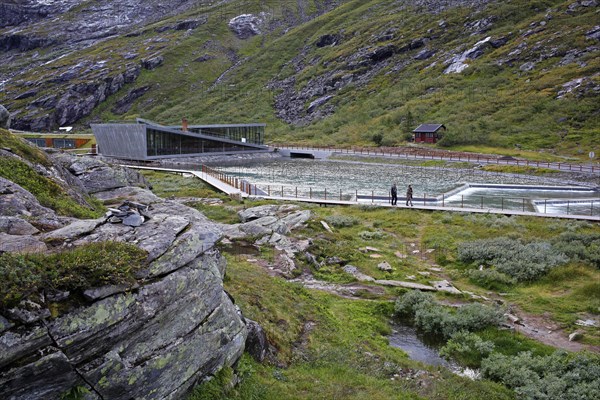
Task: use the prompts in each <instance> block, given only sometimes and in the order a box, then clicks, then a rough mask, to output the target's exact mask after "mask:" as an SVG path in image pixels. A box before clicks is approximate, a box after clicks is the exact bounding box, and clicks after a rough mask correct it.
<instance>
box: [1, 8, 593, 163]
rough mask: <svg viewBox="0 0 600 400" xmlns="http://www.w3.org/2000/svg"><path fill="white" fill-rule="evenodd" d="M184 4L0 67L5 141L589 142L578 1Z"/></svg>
mask: <svg viewBox="0 0 600 400" xmlns="http://www.w3.org/2000/svg"><path fill="white" fill-rule="evenodd" d="M107 3H110V1H108V0H107ZM128 3H130V2H128ZM184 3H185V4H184ZM192 3H195V6H190V7H189V8H187V9H186V11H185V12H184V13H174V14H173V15H170V16H166V18H159V19H157V20H156V21H154V22H153V21H152V20H150V19H149V20H148V21H147V23H140V24H138V25H137V26H136V27H135V29H133V28H132V27H129V28H131V29H130V30H129V31H128V33H122V34H120V35H117V36H114V37H112V36H111V37H108V38H104V39H102V40H101V41H99V42H98V43H95V44H93V45H91V46H89V47H87V48H85V49H83V50H78V51H74V52H73V53H71V54H68V55H65V56H64V57H63V58H60V59H57V60H55V61H54V62H51V63H50V64H48V65H50V66H40V67H38V68H37V70H36V71H35V73H33V74H29V73H28V72H27V71H26V70H18V69H17V71H16V72H15V69H11V68H10V65H8V64H10V62H9V63H8V64H6V65H5V66H4V67H2V68H0V77H1V78H0V80H2V81H6V82H4V90H3V92H5V93H4V94H5V96H3V97H5V98H4V99H2V100H0V102H3V103H4V104H5V105H6V106H7V107H8V108H9V110H10V111H11V113H12V115H13V121H14V123H13V126H14V127H15V128H17V129H25V130H28V129H31V130H50V129H56V128H57V126H59V125H63V124H76V125H78V126H79V127H80V129H85V127H86V126H87V125H88V124H89V123H90V122H101V121H108V120H127V119H129V120H131V119H135V118H136V117H140V116H142V117H145V118H150V119H156V120H158V121H161V122H164V123H177V122H179V121H180V119H181V117H183V116H186V117H187V118H188V119H189V120H194V121H198V122H202V123H219V122H256V121H258V120H260V121H261V122H267V123H268V124H269V128H270V129H269V130H270V132H269V134H268V137H267V140H268V141H270V142H292V143H312V144H317V143H319V144H327V145H338V146H351V145H376V144H383V145H398V144H402V143H405V142H406V140H407V139H408V138H409V137H410V131H411V130H412V129H414V127H416V125H418V124H419V123H425V122H438V123H444V124H445V125H446V126H448V127H449V132H448V134H447V135H446V138H445V140H444V141H443V142H442V145H446V146H450V147H452V146H466V145H475V146H477V145H491V146H496V147H507V148H516V149H518V148H523V149H529V150H542V151H548V152H559V153H565V154H570V155H573V156H576V157H582V158H583V156H584V155H586V154H587V151H585V150H587V149H588V148H593V146H594V145H595V143H597V142H598V139H599V137H600V132H599V130H598V126H600V124H599V119H600V118H599V112H598V109H597V106H595V104H596V103H597V99H598V95H599V94H600V62H598V59H599V58H600V57H597V56H598V53H600V48H599V46H598V41H599V40H600V22H599V21H600V18H599V15H600V11H599V8H598V3H597V2H596V1H594V0H592V1H535V2H523V1H509V2H497V1H478V0H473V1H461V0H449V1H444V2H431V1H422V0H416V1H391V0H390V1H383V2H375V1H366V2H365V1H362V2H359V1H337V2H334V1H308V0H305V1H300V2H296V1H294V2H279V3H275V4H273V2H268V1H228V2H218V3H215V4H208V3H209V2H192ZM178 4H179V5H181V4H184V5H182V7H187V6H188V5H190V4H191V3H190V2H187V3H186V2H178ZM173 9H176V7H174V8H173ZM149 15H152V13H150V14H149ZM240 16H247V17H245V18H242V19H241V20H239V21H236V19H237V17H240ZM236 24H237V25H236ZM236 27H237V28H236ZM12 29H13V30H12V31H11V32H13V34H16V33H14V30H15V28H12ZM22 29H24V28H22ZM240 29H241V30H240ZM244 30H245V31H244ZM241 31H244V32H245V33H244V34H243V35H240V34H239V32H241ZM1 32H2V37H1V38H0V42H2V41H3V40H6V39H4V38H5V37H6V32H7V30H6V29H4V30H3V31H1ZM37 51H38V52H40V54H41V50H39V49H38V50H37ZM11 52H12V53H11ZM7 53H8V54H9V57H8V58H9V59H10V60H13V61H14V60H15V59H16V58H19V57H20V58H21V61H20V62H21V63H23V62H24V61H23V60H25V59H26V58H27V57H28V56H29V57H32V56H33V54H34V53H35V50H33V49H32V50H28V51H25V52H22V53H23V54H21V55H20V56H19V57H17V56H15V55H14V49H13V50H9V51H7ZM32 53H33V54H32ZM49 53H51V52H49ZM11 54H12V55H11ZM43 56H47V57H49V56H50V54H41V55H38V57H43ZM11 57H12V58H11ZM10 60H9V61H10ZM49 61H51V60H49ZM13 64H15V65H17V66H18V64H19V63H18V62H14V63H13ZM19 71H23V72H19ZM28 74H29V75H28ZM31 76H34V77H37V79H36V80H32V79H29V78H30V77H31ZM49 89H52V92H53V94H47V92H49V91H50V90H49ZM53 96H54V97H53ZM375 136H379V137H380V138H382V139H381V140H380V141H379V143H377V142H376V141H375V142H374V140H373V138H374V137H375Z"/></svg>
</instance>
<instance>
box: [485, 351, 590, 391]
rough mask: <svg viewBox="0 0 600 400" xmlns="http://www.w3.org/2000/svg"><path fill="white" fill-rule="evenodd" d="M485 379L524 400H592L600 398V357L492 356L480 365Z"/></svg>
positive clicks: (565, 354)
mask: <svg viewBox="0 0 600 400" xmlns="http://www.w3.org/2000/svg"><path fill="white" fill-rule="evenodd" d="M481 372H482V374H483V376H484V377H485V378H488V379H491V380H493V381H496V382H501V383H502V384H504V385H505V386H507V387H509V388H511V389H513V390H514V391H515V393H516V395H517V398H519V399H524V400H534V399H536V400H537V399H546V400H592V399H599V398H600V356H598V355H596V354H587V353H577V354H568V353H566V352H564V351H557V352H555V353H553V354H551V355H549V356H533V355H532V354H531V353H530V352H523V353H519V354H518V355H517V356H506V355H503V354H499V353H493V354H491V355H490V356H489V357H488V358H486V359H484V360H483V361H482V362H481Z"/></svg>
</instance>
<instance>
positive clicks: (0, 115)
mask: <svg viewBox="0 0 600 400" xmlns="http://www.w3.org/2000/svg"><path fill="white" fill-rule="evenodd" d="M0 128H2V129H8V128H10V113H9V112H8V110H7V109H6V108H5V107H4V106H3V105H1V104H0Z"/></svg>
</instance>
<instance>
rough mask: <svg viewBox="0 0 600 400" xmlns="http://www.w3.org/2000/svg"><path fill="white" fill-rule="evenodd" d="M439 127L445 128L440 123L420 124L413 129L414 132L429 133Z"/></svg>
mask: <svg viewBox="0 0 600 400" xmlns="http://www.w3.org/2000/svg"><path fill="white" fill-rule="evenodd" d="M440 128H444V129H446V127H445V126H444V125H442V124H421V125H419V126H418V127H417V129H415V130H414V131H413V132H414V133H431V132H437V131H438V130H439V129H440Z"/></svg>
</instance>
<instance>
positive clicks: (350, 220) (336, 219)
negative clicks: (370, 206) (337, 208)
mask: <svg viewBox="0 0 600 400" xmlns="http://www.w3.org/2000/svg"><path fill="white" fill-rule="evenodd" d="M325 221H326V222H328V223H329V224H330V225H332V226H335V227H336V228H344V227H350V226H354V225H356V224H358V222H359V221H358V219H357V218H354V217H352V216H349V215H330V216H328V217H327V218H325Z"/></svg>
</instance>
